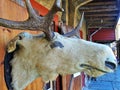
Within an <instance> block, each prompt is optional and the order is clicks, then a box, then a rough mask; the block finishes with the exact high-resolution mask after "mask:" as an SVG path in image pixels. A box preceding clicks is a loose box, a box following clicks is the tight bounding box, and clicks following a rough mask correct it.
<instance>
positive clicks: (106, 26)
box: [88, 26, 114, 29]
mask: <svg viewBox="0 0 120 90" xmlns="http://www.w3.org/2000/svg"><path fill="white" fill-rule="evenodd" d="M100 27H102V28H109V29H110V28H112V29H114V26H88V29H90V28H100Z"/></svg>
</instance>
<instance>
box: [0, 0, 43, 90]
mask: <svg viewBox="0 0 120 90" xmlns="http://www.w3.org/2000/svg"><path fill="white" fill-rule="evenodd" d="M27 17H28V14H27V11H26V9H25V8H23V7H21V6H19V5H17V4H16V3H14V2H12V1H10V0H1V2H0V18H6V19H10V20H16V21H22V20H25V19H27ZM25 31H27V32H30V31H28V30H25ZM20 32H23V30H22V31H20V30H11V29H8V28H4V27H0V85H1V86H0V90H7V88H6V84H5V80H4V65H3V64H1V63H2V62H3V60H4V55H5V47H6V45H7V43H8V42H9V41H10V40H11V39H12V38H13V37H14V36H16V35H17V34H18V33H20ZM30 33H33V34H37V33H38V32H37V31H36V32H35V31H34V32H30ZM42 86H43V83H42V81H41V78H38V79H36V80H35V81H34V82H33V83H31V84H30V85H29V86H28V87H26V89H25V90H42Z"/></svg>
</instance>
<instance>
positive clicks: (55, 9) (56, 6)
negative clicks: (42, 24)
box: [45, 0, 64, 22]
mask: <svg viewBox="0 0 120 90" xmlns="http://www.w3.org/2000/svg"><path fill="white" fill-rule="evenodd" d="M60 4H61V0H55V2H54V4H53V6H52V8H51V9H50V11H49V12H48V14H47V15H45V18H49V21H50V22H51V21H52V19H53V17H54V15H55V14H56V13H57V12H58V11H64V10H63V8H61V7H60Z"/></svg>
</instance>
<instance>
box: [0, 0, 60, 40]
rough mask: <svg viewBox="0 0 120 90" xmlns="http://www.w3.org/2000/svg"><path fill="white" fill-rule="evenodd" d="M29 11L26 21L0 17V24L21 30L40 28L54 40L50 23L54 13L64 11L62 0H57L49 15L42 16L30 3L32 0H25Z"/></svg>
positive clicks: (48, 37)
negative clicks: (61, 6) (61, 5)
mask: <svg viewBox="0 0 120 90" xmlns="http://www.w3.org/2000/svg"><path fill="white" fill-rule="evenodd" d="M25 3H26V7H27V11H28V14H29V17H28V19H27V20H25V21H11V20H7V19H3V18H0V26H3V27H7V28H11V29H20V30H25V29H26V30H39V31H43V32H44V33H45V34H46V38H47V39H48V40H52V38H53V33H52V30H50V29H49V27H50V24H51V22H52V20H53V17H54V15H55V14H56V13H57V12H58V11H62V9H61V8H60V3H61V0H56V1H55V2H54V4H53V6H52V8H51V10H50V11H49V12H48V14H47V15H45V16H43V17H41V16H39V15H38V14H37V13H36V12H35V11H34V9H33V8H32V5H31V3H30V0H25Z"/></svg>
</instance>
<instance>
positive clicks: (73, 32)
mask: <svg viewBox="0 0 120 90" xmlns="http://www.w3.org/2000/svg"><path fill="white" fill-rule="evenodd" d="M83 19H84V12H83V13H82V16H81V20H80V22H79V23H78V25H77V26H76V27H75V29H73V30H72V31H71V32H68V33H66V34H64V35H63V36H66V37H71V36H74V35H77V33H78V31H79V30H80V28H81V27H82V23H83ZM79 38H80V37H79Z"/></svg>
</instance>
